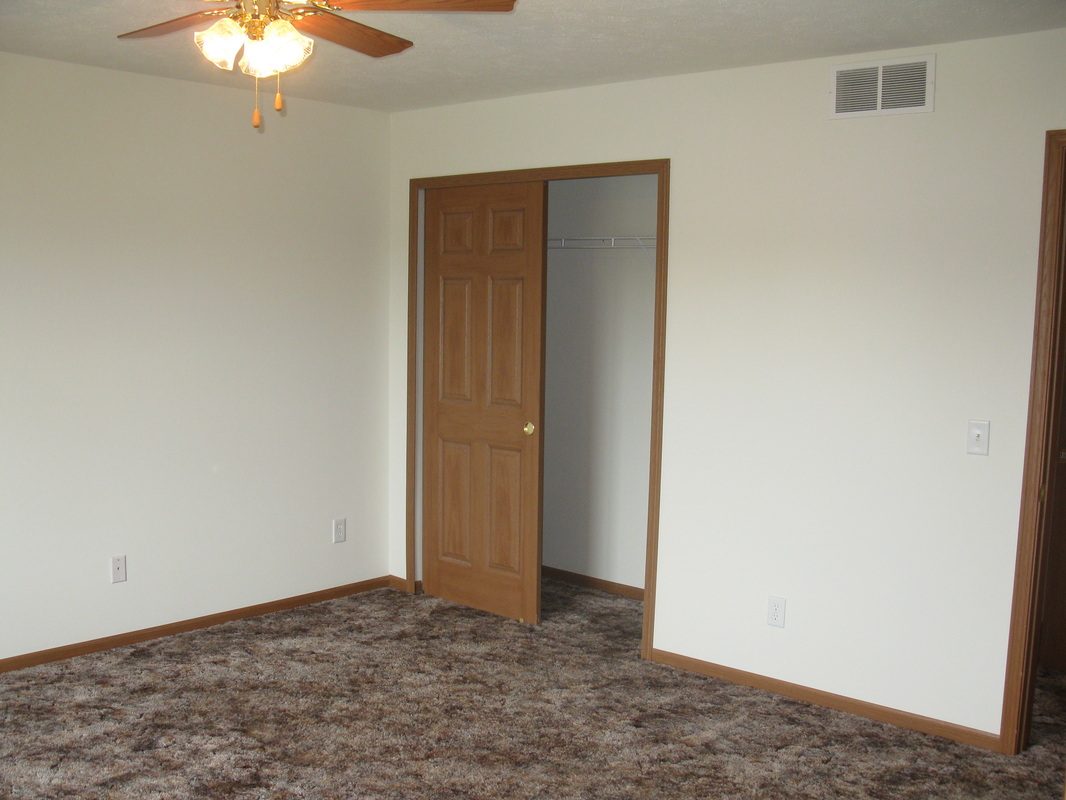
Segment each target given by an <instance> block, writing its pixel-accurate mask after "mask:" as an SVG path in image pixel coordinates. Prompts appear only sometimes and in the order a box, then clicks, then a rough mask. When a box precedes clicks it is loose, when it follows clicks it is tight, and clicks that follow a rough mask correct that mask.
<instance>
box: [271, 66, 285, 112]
mask: <svg viewBox="0 0 1066 800" xmlns="http://www.w3.org/2000/svg"><path fill="white" fill-rule="evenodd" d="M284 106H285V101H284V100H282V99H281V73H280V72H279V73H278V93H277V94H276V95H274V110H275V111H281V109H282V108H283V107H284Z"/></svg>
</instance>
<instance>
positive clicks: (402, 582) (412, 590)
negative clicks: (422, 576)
mask: <svg viewBox="0 0 1066 800" xmlns="http://www.w3.org/2000/svg"><path fill="white" fill-rule="evenodd" d="M389 588H390V589H395V590H396V591H398V592H407V594H421V593H422V581H412V580H409V579H407V578H397V577H396V576H395V575H390V576H389Z"/></svg>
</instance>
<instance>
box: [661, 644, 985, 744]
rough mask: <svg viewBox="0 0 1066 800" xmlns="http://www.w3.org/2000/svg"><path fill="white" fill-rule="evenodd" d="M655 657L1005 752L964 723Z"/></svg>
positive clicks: (665, 655)
mask: <svg viewBox="0 0 1066 800" xmlns="http://www.w3.org/2000/svg"><path fill="white" fill-rule="evenodd" d="M651 660H652V661H654V662H655V663H657V664H666V665H668V666H671V667H678V668H680V669H684V670H688V671H690V672H698V673H699V674H701V675H708V676H710V677H712V678H721V679H722V680H726V681H729V682H730V683H737V684H740V685H741V686H751V687H753V688H755V689H763V690H765V691H768V692H773V693H774V694H779V695H783V696H784V697H791V698H792V699H793V700H802V701H804V702H806V703H813V704H814V705H819V706H825V707H826V708H833V709H836V710H837V711H846V712H847V713H849V714H856V715H857V716H860V717H866V718H867V719H872V720H876V721H878V722H887V723H889V724H890V725H898V726H899V727H901V728H908V729H909V730H912V731H919V732H921V733H928V734H932V735H933V736H941V737H943V738H945V739H951V740H952V741H955V742H960V743H962V744H968V745H973V746H974V747H981V748H983V749H985V750H992V751H994V752H997V753H1001V752H1004V751H1003V749H1002V743H1001V741H1000V739H1001V737H1000V736H998V735H997V734H994V733H987V732H986V731H979V730H976V729H975V728H967V727H966V726H964V725H956V724H954V723H951V722H943V721H941V720H938V719H933V718H931V717H923V716H921V715H920V714H911V713H909V712H907V711H899V710H898V709H895V708H888V707H887V706H879V705H877V704H876V703H867V702H865V701H863V700H855V699H853V698H851V697H844V696H843V695H839V694H833V693H831V692H823V691H821V690H820V689H811V688H809V687H807V686H800V685H799V684H796V683H788V682H787V681H780V680H777V679H775V678H767V677H766V676H764V675H756V674H755V673H753V672H745V671H744V670H739V669H733V668H732V667H723V666H721V665H719V664H712V663H710V662H707V661H700V660H699V659H697V658H690V657H688V656H681V655H678V654H677V653H669V652H667V651H665V650H652V657H651Z"/></svg>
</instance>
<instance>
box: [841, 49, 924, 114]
mask: <svg viewBox="0 0 1066 800" xmlns="http://www.w3.org/2000/svg"><path fill="white" fill-rule="evenodd" d="M935 85H936V56H917V57H914V56H912V57H911V58H896V59H892V60H890V61H868V62H866V63H865V64H847V65H844V66H838V67H834V68H833V74H832V88H831V89H830V92H829V115H830V116H831V117H836V118H841V117H872V116H878V115H881V114H916V113H920V112H922V111H932V110H933V88H934V86H935Z"/></svg>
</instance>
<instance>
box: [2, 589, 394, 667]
mask: <svg viewBox="0 0 1066 800" xmlns="http://www.w3.org/2000/svg"><path fill="white" fill-rule="evenodd" d="M406 583H407V582H406V581H404V580H403V579H401V578H396V577H394V576H392V575H385V576H382V577H380V578H369V579H368V580H365V581H358V582H356V583H348V584H344V585H343V586H334V587H332V588H330V589H320V590H318V591H316V592H307V593H306V594H299V595H294V596H293V597H283V598H281V599H280V600H271V601H270V602H267V603H257V604H255V605H251V606H244V607H243V608H235V609H232V610H230V611H220V612H218V613H216V614H207V615H205V616H202V617H193V618H191V619H186V620H179V621H177V622H169V623H166V624H164V625H155V626H153V627H151V628H142V629H140V630H136V631H129V632H128V633H118V634H114V635H112V636H103V637H101V638H99V639H89V640H88V641H84V642H75V643H74V644H68V645H61V646H60V647H52V648H49V649H47V650H38V651H36V652H33V653H26V654H24V655H19V656H10V657H8V658H3V659H0V672H13V671H15V670H19V669H26V668H27V667H35V666H38V665H40V664H48V663H51V662H53V661H63V660H64V659H67V658H74V657H75V656H83V655H87V654H89V653H98V652H100V651H102V650H111V649H113V648H116V647H124V646H126V645H129V644H138V643H139V642H147V641H149V640H151V639H161V638H163V637H165V636H173V635H174V634H177V633H187V632H188V631H195V630H199V629H201V628H210V627H211V626H212V625H220V624H222V623H223V622H232V621H233V620H238V619H246V618H248V617H258V616H261V615H263V614H270V613H272V612H274V611H287V610H289V609H292V608H298V607H299V606H308V605H312V604H314V603H321V602H324V601H326V600H336V599H338V598H341V597H348V596H350V595H353V594H362V593H363V592H372V591H374V590H375V589H390V588H391V589H399V590H401V591H403V588H402V587H403V586H404V585H405V584H406Z"/></svg>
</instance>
